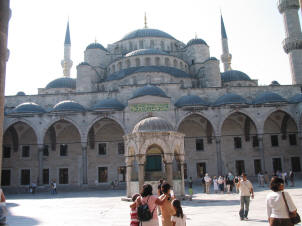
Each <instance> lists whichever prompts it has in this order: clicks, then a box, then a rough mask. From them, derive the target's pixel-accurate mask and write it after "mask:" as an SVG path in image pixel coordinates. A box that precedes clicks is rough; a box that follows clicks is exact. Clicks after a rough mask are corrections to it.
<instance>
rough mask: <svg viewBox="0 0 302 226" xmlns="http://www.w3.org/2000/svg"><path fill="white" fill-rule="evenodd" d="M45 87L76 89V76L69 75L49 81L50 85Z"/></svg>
mask: <svg viewBox="0 0 302 226" xmlns="http://www.w3.org/2000/svg"><path fill="white" fill-rule="evenodd" d="M45 88H46V89H53V88H69V89H75V88H76V80H75V79H74V78H69V77H62V78H58V79H55V80H53V81H51V82H50V83H48V85H47V86H46V87H45Z"/></svg>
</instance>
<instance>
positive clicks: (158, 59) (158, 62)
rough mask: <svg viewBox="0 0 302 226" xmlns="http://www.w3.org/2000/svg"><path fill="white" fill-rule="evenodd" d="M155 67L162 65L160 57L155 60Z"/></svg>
mask: <svg viewBox="0 0 302 226" xmlns="http://www.w3.org/2000/svg"><path fill="white" fill-rule="evenodd" d="M155 65H156V66H159V65H160V58H159V57H156V58H155Z"/></svg>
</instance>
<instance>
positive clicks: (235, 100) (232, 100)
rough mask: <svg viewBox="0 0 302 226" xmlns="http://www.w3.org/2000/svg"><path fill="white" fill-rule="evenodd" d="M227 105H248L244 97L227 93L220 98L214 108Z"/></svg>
mask: <svg viewBox="0 0 302 226" xmlns="http://www.w3.org/2000/svg"><path fill="white" fill-rule="evenodd" d="M225 104H247V100H246V99H244V98H243V97H242V96H239V95H238V94H235V93H227V94H225V95H223V96H221V97H219V98H218V99H217V100H216V101H215V103H214V106H220V105H225Z"/></svg>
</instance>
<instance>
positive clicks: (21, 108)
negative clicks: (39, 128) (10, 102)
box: [11, 102, 46, 114]
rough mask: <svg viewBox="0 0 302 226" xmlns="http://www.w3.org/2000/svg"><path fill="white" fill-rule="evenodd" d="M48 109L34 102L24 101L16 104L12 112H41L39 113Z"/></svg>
mask: <svg viewBox="0 0 302 226" xmlns="http://www.w3.org/2000/svg"><path fill="white" fill-rule="evenodd" d="M45 112H46V111H45V110H44V109H43V108H42V107H41V106H40V105H38V104H36V103H33V102H28V103H22V104H19V105H18V106H16V107H15V108H14V109H13V110H12V111H11V113H15V114H18V113H32V114H35V113H36V114H39V113H45Z"/></svg>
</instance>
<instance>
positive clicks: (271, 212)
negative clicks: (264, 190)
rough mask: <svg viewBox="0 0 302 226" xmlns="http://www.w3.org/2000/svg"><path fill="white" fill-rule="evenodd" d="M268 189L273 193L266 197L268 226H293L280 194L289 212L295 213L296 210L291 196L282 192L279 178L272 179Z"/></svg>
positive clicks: (282, 183)
mask: <svg viewBox="0 0 302 226" xmlns="http://www.w3.org/2000/svg"><path fill="white" fill-rule="evenodd" d="M270 188H271V190H272V191H273V192H271V193H269V194H268V195H267V197H266V207H267V216H268V222H269V224H270V226H293V223H292V222H291V220H290V218H289V214H288V210H287V207H286V204H285V201H284V198H283V195H282V193H284V195H285V199H286V201H287V204H288V208H289V211H290V212H296V211H297V208H296V206H295V204H294V202H293V200H292V198H291V196H290V195H289V194H288V193H287V192H284V191H283V190H284V181H283V180H282V179H281V178H278V177H273V178H272V180H271V184H270Z"/></svg>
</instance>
